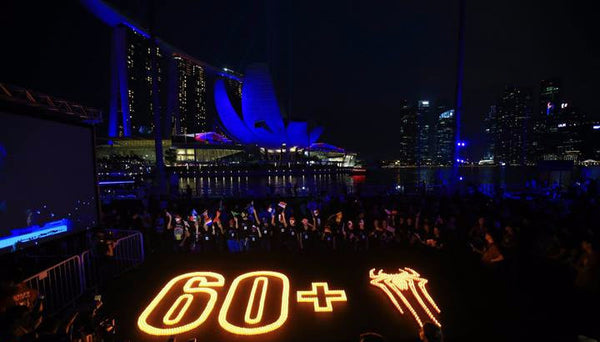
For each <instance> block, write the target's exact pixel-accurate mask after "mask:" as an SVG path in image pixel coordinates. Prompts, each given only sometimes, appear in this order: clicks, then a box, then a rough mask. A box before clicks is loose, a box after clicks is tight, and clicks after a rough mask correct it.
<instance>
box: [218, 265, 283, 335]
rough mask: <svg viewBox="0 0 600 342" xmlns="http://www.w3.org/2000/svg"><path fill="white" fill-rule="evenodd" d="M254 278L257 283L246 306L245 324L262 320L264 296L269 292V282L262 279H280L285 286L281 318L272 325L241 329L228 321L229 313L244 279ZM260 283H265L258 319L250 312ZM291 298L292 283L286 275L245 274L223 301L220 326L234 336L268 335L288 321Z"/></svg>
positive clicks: (267, 272) (270, 272)
mask: <svg viewBox="0 0 600 342" xmlns="http://www.w3.org/2000/svg"><path fill="white" fill-rule="evenodd" d="M253 277H254V278H255V281H254V283H253V286H252V292H251V294H250V298H248V304H247V306H246V315H245V319H244V320H245V322H246V323H248V324H252V322H255V323H254V324H258V323H260V321H261V320H262V309H261V308H263V307H264V296H266V292H267V288H268V282H267V281H265V280H262V279H263V278H266V277H273V278H278V279H280V280H281V282H282V285H283V287H282V290H281V309H280V311H279V317H278V318H277V320H276V321H274V322H272V323H269V324H264V325H261V326H258V327H240V326H237V325H234V324H232V323H230V322H229V321H228V320H227V313H228V311H229V308H230V307H231V302H232V301H233V297H234V296H235V293H236V291H237V288H238V286H239V284H240V282H241V281H242V280H244V279H248V278H253ZM258 279H261V280H260V281H259V280H258ZM259 282H262V283H263V286H262V291H261V299H260V303H259V312H258V313H257V315H256V317H250V312H251V310H252V309H251V307H252V306H253V305H254V297H255V296H256V288H257V287H258V283H259ZM289 297H290V281H289V279H288V277H287V276H286V275H285V274H283V273H279V272H272V271H256V272H248V273H244V274H242V275H240V276H238V277H237V278H235V279H234V280H233V283H232V284H231V287H230V288H229V291H228V292H227V296H226V297H225V301H223V306H222V307H221V311H220V312H219V324H220V325H221V327H222V328H223V329H225V330H227V331H228V332H230V333H232V334H237V335H259V334H265V333H268V332H270V331H273V330H275V329H277V328H279V327H281V326H282V325H283V324H284V323H285V321H286V320H287V318H288V311H289ZM248 320H250V322H248Z"/></svg>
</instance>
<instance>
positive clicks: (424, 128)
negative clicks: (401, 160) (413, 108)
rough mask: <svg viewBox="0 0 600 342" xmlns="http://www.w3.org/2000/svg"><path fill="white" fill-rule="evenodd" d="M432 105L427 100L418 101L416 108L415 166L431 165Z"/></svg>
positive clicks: (432, 140)
mask: <svg viewBox="0 0 600 342" xmlns="http://www.w3.org/2000/svg"><path fill="white" fill-rule="evenodd" d="M431 108H432V105H431V104H430V101H428V100H420V101H419V102H418V106H417V152H416V165H418V166H426V165H432V164H433V158H432V156H433V155H434V153H433V151H434V149H433V146H432V145H433V142H434V140H435V139H434V137H435V135H433V134H432V133H433V132H434V127H433V125H434V122H433V120H432V117H433V114H432V110H431Z"/></svg>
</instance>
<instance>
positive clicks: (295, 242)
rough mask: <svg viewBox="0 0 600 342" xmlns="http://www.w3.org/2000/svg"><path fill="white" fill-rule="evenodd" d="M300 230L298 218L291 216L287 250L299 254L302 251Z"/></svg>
mask: <svg viewBox="0 0 600 342" xmlns="http://www.w3.org/2000/svg"><path fill="white" fill-rule="evenodd" d="M298 233H299V229H298V226H297V225H296V218H295V217H294V216H290V221H289V224H288V226H287V238H286V249H287V250H288V251H290V252H297V251H298V250H299V249H300V243H301V242H300V237H299V234H298Z"/></svg>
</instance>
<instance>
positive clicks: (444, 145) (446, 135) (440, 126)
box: [435, 109, 456, 165]
mask: <svg viewBox="0 0 600 342" xmlns="http://www.w3.org/2000/svg"><path fill="white" fill-rule="evenodd" d="M435 131H436V134H435V135H436V144H435V154H436V156H435V164H436V165H452V162H453V160H452V159H453V158H454V149H455V148H456V142H455V138H456V134H455V132H456V115H455V113H454V109H450V110H447V111H444V112H442V113H440V114H439V115H438V121H437V123H436V127H435Z"/></svg>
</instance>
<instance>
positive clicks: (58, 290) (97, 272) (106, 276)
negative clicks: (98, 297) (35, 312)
mask: <svg viewBox="0 0 600 342" xmlns="http://www.w3.org/2000/svg"><path fill="white" fill-rule="evenodd" d="M112 233H113V235H116V236H119V235H124V236H123V237H121V238H119V239H117V240H116V241H115V242H114V250H113V255H112V256H110V255H96V253H94V252H93V250H87V251H85V252H83V253H81V255H75V256H72V257H70V258H68V259H66V260H64V261H62V262H60V263H58V264H56V265H54V266H52V267H50V268H48V269H46V270H44V271H42V272H39V273H37V274H36V275H34V276H31V277H29V278H27V279H25V280H24V281H23V283H25V284H26V286H28V287H29V288H31V289H35V290H37V291H38V292H39V293H40V294H41V295H43V296H44V297H45V302H44V305H45V311H46V312H47V313H48V314H49V315H52V314H55V313H57V312H59V311H60V310H62V309H64V308H66V307H67V306H68V305H71V304H73V303H74V302H75V301H76V300H77V299H78V298H79V297H80V296H81V295H82V294H83V293H84V291H86V290H88V289H92V288H94V287H96V286H98V285H100V283H101V282H103V281H109V280H110V279H111V278H112V277H115V276H118V275H120V274H123V273H125V272H127V271H128V270H130V269H132V268H134V267H136V266H138V265H140V264H142V263H143V262H144V238H143V236H142V233H140V232H138V231H122V230H113V231H112Z"/></svg>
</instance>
